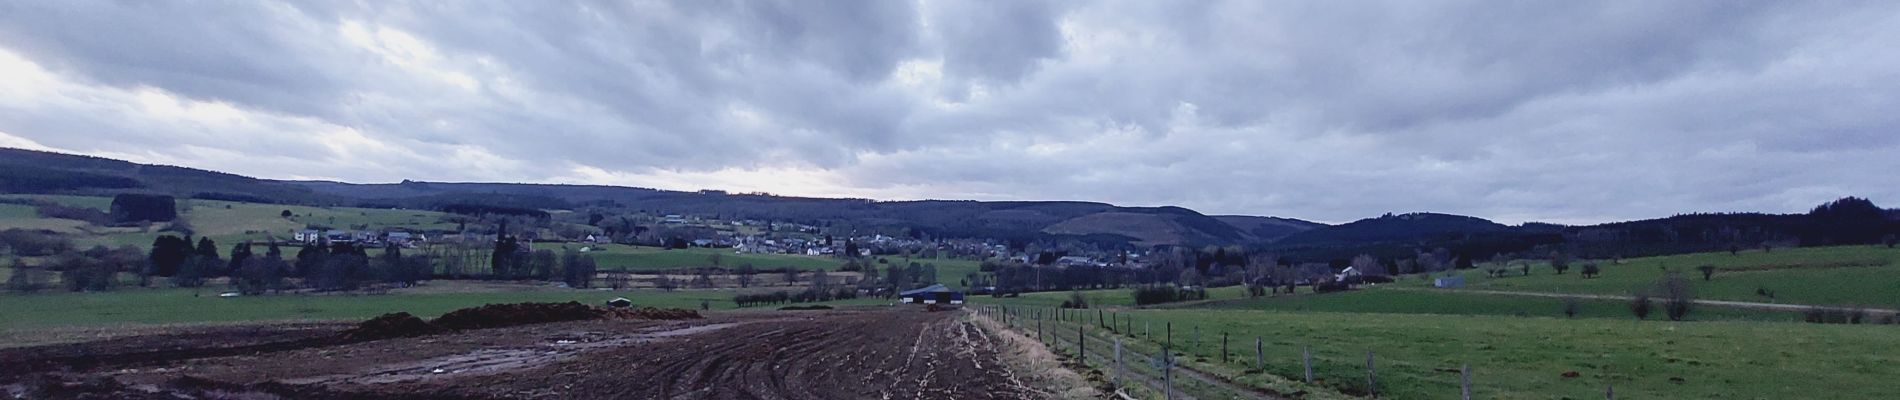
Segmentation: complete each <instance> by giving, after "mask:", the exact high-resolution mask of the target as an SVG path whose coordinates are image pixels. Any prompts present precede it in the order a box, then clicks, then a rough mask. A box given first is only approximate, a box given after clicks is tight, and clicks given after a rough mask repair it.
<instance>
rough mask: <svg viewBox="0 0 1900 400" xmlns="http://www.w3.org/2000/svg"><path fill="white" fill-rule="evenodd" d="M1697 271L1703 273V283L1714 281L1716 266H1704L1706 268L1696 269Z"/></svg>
mask: <svg viewBox="0 0 1900 400" xmlns="http://www.w3.org/2000/svg"><path fill="white" fill-rule="evenodd" d="M1695 270H1696V271H1701V272H1702V280H1703V281H1705V282H1706V281H1708V280H1710V279H1714V278H1715V266H1714V265H1704V266H1700V267H1695Z"/></svg>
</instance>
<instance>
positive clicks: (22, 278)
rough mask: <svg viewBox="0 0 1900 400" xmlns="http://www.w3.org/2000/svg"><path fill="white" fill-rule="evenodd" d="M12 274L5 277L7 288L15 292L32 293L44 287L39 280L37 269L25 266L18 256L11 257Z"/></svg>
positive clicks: (43, 283)
mask: <svg viewBox="0 0 1900 400" xmlns="http://www.w3.org/2000/svg"><path fill="white" fill-rule="evenodd" d="M12 268H13V275H11V276H8V277H7V290H11V291H13V292H15V293H33V292H38V291H40V290H41V289H45V288H46V283H45V282H41V281H40V279H39V278H40V276H39V271H37V270H34V269H33V268H32V267H28V266H26V263H24V262H21V261H20V259H19V258H14V259H13V267H12Z"/></svg>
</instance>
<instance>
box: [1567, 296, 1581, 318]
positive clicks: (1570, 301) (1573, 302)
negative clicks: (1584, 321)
mask: <svg viewBox="0 0 1900 400" xmlns="http://www.w3.org/2000/svg"><path fill="white" fill-rule="evenodd" d="M1563 302H1564V316H1565V317H1569V318H1576V317H1577V312H1579V311H1582V310H1583V300H1581V299H1578V298H1576V297H1575V296H1564V298H1563Z"/></svg>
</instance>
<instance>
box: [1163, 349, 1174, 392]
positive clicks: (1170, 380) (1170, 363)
mask: <svg viewBox="0 0 1900 400" xmlns="http://www.w3.org/2000/svg"><path fill="white" fill-rule="evenodd" d="M1161 393H1162V396H1163V397H1166V398H1168V400H1174V349H1173V348H1170V347H1168V346H1167V345H1162V346H1161Z"/></svg>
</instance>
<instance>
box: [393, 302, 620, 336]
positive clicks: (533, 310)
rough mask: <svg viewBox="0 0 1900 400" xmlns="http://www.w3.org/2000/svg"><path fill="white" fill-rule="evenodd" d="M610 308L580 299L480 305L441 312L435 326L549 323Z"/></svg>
mask: <svg viewBox="0 0 1900 400" xmlns="http://www.w3.org/2000/svg"><path fill="white" fill-rule="evenodd" d="M607 314H609V312H608V311H607V310H603V309H599V308H594V307H593V306H589V305H586V304H581V303H580V302H576V301H570V302H566V303H515V304H489V305H485V306H481V307H474V308H464V309H460V310H455V311H450V312H449V313H448V314H442V316H441V317H437V318H436V319H435V321H430V323H431V324H434V325H435V326H438V327H442V328H446V329H452V330H463V329H484V328H500V327H507V326H516V325H528V324H544V323H549V322H562V321H580V320H589V319H601V318H606V317H607Z"/></svg>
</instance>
